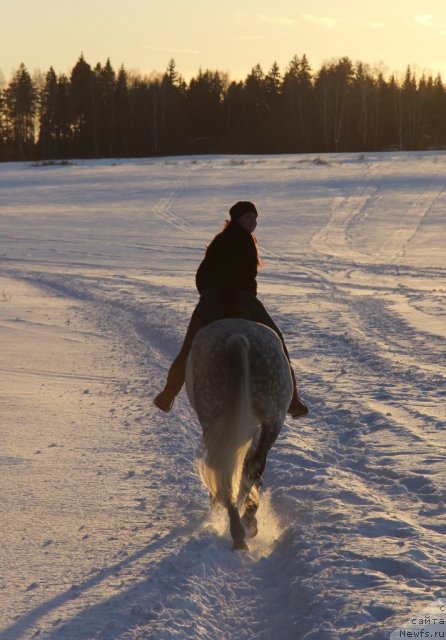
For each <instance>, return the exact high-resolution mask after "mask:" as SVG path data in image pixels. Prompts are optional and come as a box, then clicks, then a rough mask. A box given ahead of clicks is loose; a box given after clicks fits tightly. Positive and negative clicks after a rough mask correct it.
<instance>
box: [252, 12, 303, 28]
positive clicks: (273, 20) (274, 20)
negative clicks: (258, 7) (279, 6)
mask: <svg viewBox="0 0 446 640" xmlns="http://www.w3.org/2000/svg"><path fill="white" fill-rule="evenodd" d="M256 20H257V22H268V23H269V24H279V25H282V26H285V27H291V26H292V25H293V24H295V22H296V20H295V19H294V18H287V17H286V16H267V15H265V14H264V13H260V14H259V15H258V16H257V17H256Z"/></svg>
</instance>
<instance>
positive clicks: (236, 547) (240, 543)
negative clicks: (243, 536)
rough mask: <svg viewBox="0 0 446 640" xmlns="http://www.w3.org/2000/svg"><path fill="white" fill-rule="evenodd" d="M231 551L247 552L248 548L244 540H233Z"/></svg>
mask: <svg viewBox="0 0 446 640" xmlns="http://www.w3.org/2000/svg"><path fill="white" fill-rule="evenodd" d="M232 550H233V551H249V547H248V545H247V544H246V542H245V541H244V540H234V544H233V545H232Z"/></svg>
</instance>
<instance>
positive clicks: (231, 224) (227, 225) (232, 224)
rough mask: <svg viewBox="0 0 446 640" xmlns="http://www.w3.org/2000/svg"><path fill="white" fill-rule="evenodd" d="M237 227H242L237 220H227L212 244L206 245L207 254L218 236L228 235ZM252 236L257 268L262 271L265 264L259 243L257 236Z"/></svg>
mask: <svg viewBox="0 0 446 640" xmlns="http://www.w3.org/2000/svg"><path fill="white" fill-rule="evenodd" d="M237 226H240V225H239V224H238V222H236V221H235V220H225V222H224V224H223V229H222V230H221V231H220V232H219V233H217V234H216V235H215V236H214V237H213V238H212V240H211V242H210V243H209V244H207V245H206V253H207V250H208V249H209V247H210V246H211V244H212V243H213V242H214V240H215V238H217V236H219V235H220V234H222V233H226V232H227V231H229V230H230V229H234V228H236V227H237ZM250 236H251V238H252V240H253V242H254V248H255V250H256V260H257V268H258V269H261V268H262V265H263V263H262V260H261V258H260V254H259V243H258V242H257V238H256V237H255V235H254V234H253V233H251V234H250Z"/></svg>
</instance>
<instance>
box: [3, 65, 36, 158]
mask: <svg viewBox="0 0 446 640" xmlns="http://www.w3.org/2000/svg"><path fill="white" fill-rule="evenodd" d="M4 101H5V111H6V119H7V126H8V128H9V129H10V132H9V136H10V137H11V140H12V145H13V148H14V150H15V153H16V154H17V158H19V159H21V160H24V159H26V158H29V157H31V156H32V154H33V150H34V123H35V121H34V117H35V114H36V109H37V92H36V89H35V87H34V84H33V82H32V80H31V76H30V74H29V72H28V70H27V69H26V67H25V65H24V64H23V63H22V64H21V65H20V67H19V69H18V70H17V71H16V72H15V74H14V76H13V78H12V80H11V82H10V83H9V85H8V87H7V88H6V90H5V94H4Z"/></svg>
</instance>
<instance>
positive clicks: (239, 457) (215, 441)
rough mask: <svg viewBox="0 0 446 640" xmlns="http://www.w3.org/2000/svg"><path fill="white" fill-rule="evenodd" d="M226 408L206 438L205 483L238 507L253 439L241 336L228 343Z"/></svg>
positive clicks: (225, 501)
mask: <svg viewBox="0 0 446 640" xmlns="http://www.w3.org/2000/svg"><path fill="white" fill-rule="evenodd" d="M225 347H226V354H225V355H226V363H225V365H226V407H225V411H224V413H223V415H222V416H221V417H220V419H219V421H218V424H216V425H215V428H213V429H212V433H210V434H208V437H207V438H206V448H207V456H206V465H205V469H204V470H203V471H204V473H203V476H204V477H203V480H204V481H205V484H206V486H207V487H208V489H209V492H210V494H211V497H212V498H213V499H214V500H215V501H217V502H220V503H221V504H223V506H225V507H227V508H228V507H230V506H234V505H237V502H238V500H239V498H240V495H239V494H240V486H241V479H242V472H243V463H244V460H245V457H246V454H247V452H248V450H249V447H250V446H251V442H252V437H253V426H254V421H253V415H252V407H251V379H250V367H249V341H248V339H247V338H246V337H245V336H244V335H241V334H236V335H233V336H231V337H230V338H228V340H227V342H226V345H225Z"/></svg>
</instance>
